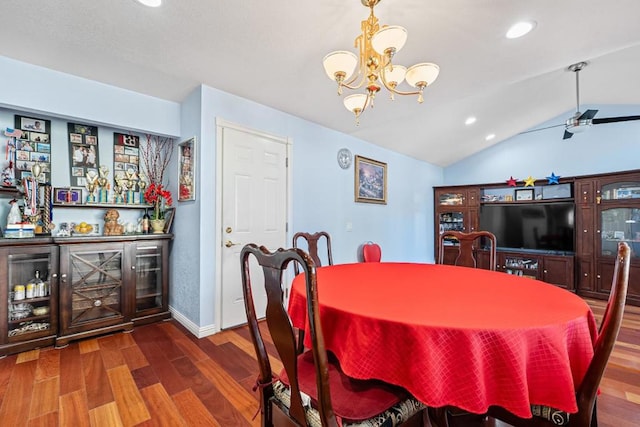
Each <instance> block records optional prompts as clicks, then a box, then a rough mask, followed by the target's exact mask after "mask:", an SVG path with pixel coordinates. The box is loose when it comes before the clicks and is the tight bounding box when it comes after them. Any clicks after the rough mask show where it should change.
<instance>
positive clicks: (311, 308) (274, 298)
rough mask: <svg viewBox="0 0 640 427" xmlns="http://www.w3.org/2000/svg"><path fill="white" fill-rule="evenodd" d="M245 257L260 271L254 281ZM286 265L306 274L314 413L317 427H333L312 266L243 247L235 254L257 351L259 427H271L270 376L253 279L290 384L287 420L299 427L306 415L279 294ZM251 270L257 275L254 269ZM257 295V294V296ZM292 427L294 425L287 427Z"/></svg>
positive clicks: (292, 253) (289, 253)
mask: <svg viewBox="0 0 640 427" xmlns="http://www.w3.org/2000/svg"><path fill="white" fill-rule="evenodd" d="M250 256H254V257H255V259H256V260H257V262H258V265H259V266H260V267H261V269H262V275H261V276H262V277H258V273H257V271H253V272H252V271H251V269H250V262H249V259H250ZM290 262H295V263H297V264H299V265H300V267H301V269H302V272H303V273H304V274H305V287H306V294H307V311H308V315H309V333H310V336H311V343H312V348H311V351H312V354H313V359H314V366H315V373H316V379H317V381H316V384H317V391H318V412H319V413H320V417H321V420H322V425H323V426H325V425H327V426H337V420H336V417H335V414H334V412H333V407H332V405H331V398H330V391H329V368H328V360H327V352H326V350H325V346H324V339H323V335H322V329H321V325H320V313H319V310H318V293H317V287H316V284H317V282H316V269H315V265H314V262H313V260H312V259H311V257H309V255H307V254H306V253H305V252H304V251H303V250H301V249H297V248H292V249H287V250H285V249H278V250H277V251H275V252H269V250H268V249H267V248H265V247H264V246H262V247H258V246H256V245H255V244H248V245H246V246H245V247H244V248H242V251H241V252H240V264H241V269H242V289H243V293H244V303H245V310H246V313H247V321H248V326H249V331H250V333H251V339H252V341H253V346H254V348H255V351H256V355H257V358H258V363H259V365H260V374H259V377H258V383H257V384H258V386H259V387H260V389H261V398H262V401H261V404H262V410H263V417H265V418H264V419H263V422H262V425H263V426H270V425H273V419H272V415H273V410H274V408H273V406H272V397H273V395H274V391H273V385H272V381H273V377H274V375H273V373H272V371H271V364H270V362H269V356H268V354H267V350H266V347H265V342H264V339H263V337H262V334H261V332H260V327H259V326H258V319H257V315H256V311H255V307H254V303H253V296H252V287H251V283H252V280H251V279H252V277H253V278H254V279H255V281H254V282H255V283H260V281H261V280H262V279H264V287H265V290H266V294H267V310H266V321H267V327H268V329H269V333H270V335H271V339H272V341H273V344H274V346H275V347H276V350H277V352H278V356H279V357H280V360H281V361H282V364H283V366H284V369H285V371H286V374H287V376H288V379H289V383H290V390H291V404H290V407H289V411H288V413H287V414H284V412H282V411H281V412H280V414H284V415H285V416H288V417H289V418H291V419H294V420H295V421H296V422H297V423H298V424H297V425H302V426H306V425H307V421H306V418H305V410H304V408H303V403H302V402H303V399H302V397H301V395H300V385H299V383H298V368H297V356H298V354H299V353H298V348H297V344H296V337H295V332H294V329H293V327H292V325H291V321H290V319H289V315H288V314H287V310H286V309H285V307H284V306H283V301H284V292H283V286H282V279H283V273H284V271H285V270H286V268H287V266H288V265H289V263H290ZM254 270H258V269H257V268H256V267H255V266H254ZM256 291H257V290H256ZM291 425H293V423H291Z"/></svg>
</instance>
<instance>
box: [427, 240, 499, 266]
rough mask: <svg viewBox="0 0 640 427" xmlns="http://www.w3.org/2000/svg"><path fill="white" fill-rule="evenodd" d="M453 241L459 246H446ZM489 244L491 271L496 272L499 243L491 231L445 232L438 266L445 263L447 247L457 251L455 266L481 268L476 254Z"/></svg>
mask: <svg viewBox="0 0 640 427" xmlns="http://www.w3.org/2000/svg"><path fill="white" fill-rule="evenodd" d="M452 239H455V240H456V241H457V244H454V245H446V244H445V242H450V241H451V240H452ZM487 242H489V244H490V248H489V270H493V271H495V269H496V246H497V241H496V236H495V235H494V234H493V233H491V232H489V231H473V232H471V233H463V232H461V231H445V232H444V233H442V234H440V245H439V247H440V250H439V252H438V264H444V263H445V247H447V248H454V250H456V251H457V252H456V255H455V260H454V262H453V265H459V266H462V267H472V268H480V266H479V265H478V260H477V259H476V255H475V253H476V250H477V249H479V248H481V247H482V245H486V244H487Z"/></svg>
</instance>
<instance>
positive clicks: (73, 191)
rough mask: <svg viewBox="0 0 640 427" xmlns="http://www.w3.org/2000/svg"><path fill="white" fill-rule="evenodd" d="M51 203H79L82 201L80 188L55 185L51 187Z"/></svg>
mask: <svg viewBox="0 0 640 427" xmlns="http://www.w3.org/2000/svg"><path fill="white" fill-rule="evenodd" d="M53 203H61V204H65V203H66V204H80V203H82V188H79V187H56V188H54V189H53Z"/></svg>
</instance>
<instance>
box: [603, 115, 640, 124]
mask: <svg viewBox="0 0 640 427" xmlns="http://www.w3.org/2000/svg"><path fill="white" fill-rule="evenodd" d="M631 120H640V116H622V117H603V118H601V119H593V120H592V122H593V124H594V125H597V124H600V123H616V122H630V121H631Z"/></svg>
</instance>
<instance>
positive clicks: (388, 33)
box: [322, 0, 440, 125]
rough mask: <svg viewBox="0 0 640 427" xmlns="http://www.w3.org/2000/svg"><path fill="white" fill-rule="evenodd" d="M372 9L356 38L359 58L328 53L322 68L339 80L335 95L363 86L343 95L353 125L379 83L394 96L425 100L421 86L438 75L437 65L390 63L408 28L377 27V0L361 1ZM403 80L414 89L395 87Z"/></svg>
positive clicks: (352, 55) (379, 87) (371, 102)
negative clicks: (359, 91)
mask: <svg viewBox="0 0 640 427" xmlns="http://www.w3.org/2000/svg"><path fill="white" fill-rule="evenodd" d="M361 1H362V4H363V5H364V6H366V7H368V8H369V9H371V14H370V15H369V18H368V19H366V20H365V21H362V24H361V28H362V34H360V35H359V36H358V37H356V40H355V45H354V46H355V47H356V48H358V49H359V52H360V57H357V56H356V55H355V54H353V53H352V52H349V51H345V50H339V51H335V52H331V53H330V54H328V55H327V56H325V57H324V59H323V61H322V62H323V65H324V70H325V71H326V73H327V75H328V76H329V78H330V79H332V80H335V81H336V83H338V95H342V88H343V87H346V88H347V89H352V90H358V89H360V88H362V87H363V86H364V88H365V93H358V94H354V95H349V96H347V97H345V98H344V106H345V107H346V108H347V110H349V111H351V112H352V113H354V114H355V116H356V125H359V124H360V114H362V112H363V111H364V110H365V109H366V108H367V107H371V108H373V101H374V99H375V96H376V94H377V93H378V92H379V91H380V89H381V88H382V86H384V88H385V89H387V90H388V91H389V93H390V98H391V100H393V99H394V95H395V94H397V95H417V96H418V102H419V103H422V102H423V101H424V98H423V95H422V93H423V91H424V88H425V87H427V86H429V85H432V84H433V82H434V81H435V80H436V78H437V77H438V74H439V72H440V67H438V66H437V65H436V64H433V63H430V62H423V63H419V64H416V65H413V66H411V67H409V68H406V67H403V66H402V65H394V64H393V63H392V59H393V56H394V55H395V54H396V53H397V52H398V51H399V50H400V49H402V47H403V46H404V44H405V42H406V41H407V30H406V29H405V28H403V27H400V26H398V25H391V26H387V25H383V26H382V27H380V25H379V23H378V18H376V17H375V15H374V14H373V7H374V6H375V5H377V4H378V3H379V2H380V0H361ZM356 68H357V72H355V71H356ZM404 80H406V81H407V83H408V84H409V85H410V86H412V87H414V88H415V89H416V90H413V91H402V90H398V89H397V87H398V85H399V84H400V83H402V82H403V81H404Z"/></svg>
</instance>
